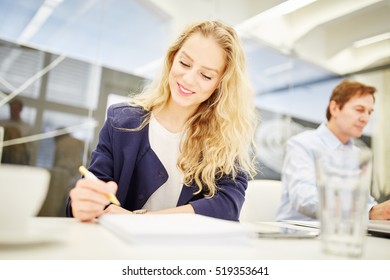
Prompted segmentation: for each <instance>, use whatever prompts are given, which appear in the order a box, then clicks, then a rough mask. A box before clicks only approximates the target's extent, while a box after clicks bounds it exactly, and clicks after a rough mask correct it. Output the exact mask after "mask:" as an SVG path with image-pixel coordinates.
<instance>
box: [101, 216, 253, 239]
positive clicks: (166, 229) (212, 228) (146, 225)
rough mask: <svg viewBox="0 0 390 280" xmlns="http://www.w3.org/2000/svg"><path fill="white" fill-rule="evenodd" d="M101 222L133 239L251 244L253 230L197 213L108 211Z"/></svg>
mask: <svg viewBox="0 0 390 280" xmlns="http://www.w3.org/2000/svg"><path fill="white" fill-rule="evenodd" d="M99 223H100V224H101V225H102V226H104V227H105V228H107V229H108V230H110V231H111V232H112V233H114V234H116V235H117V236H119V237H120V238H122V239H124V240H125V241H127V242H130V243H138V242H141V243H143V242H144V243H150V244H158V243H165V244H166V243H172V244H188V245H190V244H192V245H193V244H213V245H217V244H221V245H226V244H235V243H237V244H248V243H250V240H251V238H250V237H251V232H250V231H249V230H248V229H247V228H246V227H244V226H242V225H241V224H240V223H238V222H233V221H226V220H221V219H216V218H211V217H206V216H202V215H197V214H166V215H128V214H127V215H126V214H125V215H122V214H105V215H102V216H101V217H100V218H99Z"/></svg>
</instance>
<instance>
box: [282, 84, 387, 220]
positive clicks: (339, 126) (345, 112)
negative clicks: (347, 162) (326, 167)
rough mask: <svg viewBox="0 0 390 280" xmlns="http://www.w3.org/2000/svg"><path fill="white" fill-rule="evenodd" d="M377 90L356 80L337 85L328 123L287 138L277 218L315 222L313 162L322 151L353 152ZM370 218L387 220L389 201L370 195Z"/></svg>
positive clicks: (314, 175)
mask: <svg viewBox="0 0 390 280" xmlns="http://www.w3.org/2000/svg"><path fill="white" fill-rule="evenodd" d="M375 91H376V89H375V88H374V87H372V86H367V85H364V84H362V83H359V82H356V81H349V80H344V81H342V82H341V83H339V84H338V85H337V86H336V87H335V89H334V90H333V93H332V95H331V97H330V100H329V104H328V107H327V111H326V118H327V120H328V122H327V123H322V124H321V125H320V126H319V127H318V128H317V129H316V130H308V131H304V132H302V133H300V134H297V135H295V136H293V137H292V138H290V139H289V141H288V142H287V148H286V156H285V159H284V164H283V170H282V185H283V191H282V198H281V205H280V207H279V209H278V213H277V217H276V219H277V220H278V221H282V220H305V221H310V220H316V219H318V207H319V199H318V191H317V185H316V160H317V158H318V156H319V155H320V154H321V152H322V151H324V150H329V149H330V150H337V149H354V148H356V146H355V145H354V143H353V140H352V138H360V137H361V136H362V133H363V129H364V128H365V126H366V125H367V123H368V121H369V120H370V117H371V113H372V112H373V110H374V103H375V97H374V93H375ZM367 213H368V216H369V218H370V219H373V220H385V219H390V200H388V201H385V202H383V203H381V204H378V203H377V202H376V201H375V199H374V198H373V197H372V196H371V195H370V197H369V202H368V204H367Z"/></svg>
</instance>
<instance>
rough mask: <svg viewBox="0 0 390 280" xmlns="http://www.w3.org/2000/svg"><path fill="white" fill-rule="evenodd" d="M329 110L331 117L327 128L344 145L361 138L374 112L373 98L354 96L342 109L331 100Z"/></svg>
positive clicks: (366, 95) (369, 95)
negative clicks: (353, 139) (350, 140)
mask: <svg viewBox="0 0 390 280" xmlns="http://www.w3.org/2000/svg"><path fill="white" fill-rule="evenodd" d="M329 108H330V112H331V115H332V117H331V119H330V121H329V123H328V127H329V129H330V130H331V131H332V132H333V133H334V134H335V135H336V136H337V138H338V139H339V140H340V141H341V142H342V143H346V142H347V141H348V140H349V139H350V138H352V137H355V138H359V137H361V136H362V133H363V129H364V127H365V126H366V125H367V123H368V121H369V120H370V117H371V113H372V112H373V110H374V97H373V96H372V95H371V94H365V95H361V96H359V95H356V96H354V97H352V98H351V99H350V100H349V101H348V102H347V103H345V104H344V106H343V108H342V109H340V106H339V105H338V104H337V103H336V102H335V101H334V100H332V101H331V103H330V106H329Z"/></svg>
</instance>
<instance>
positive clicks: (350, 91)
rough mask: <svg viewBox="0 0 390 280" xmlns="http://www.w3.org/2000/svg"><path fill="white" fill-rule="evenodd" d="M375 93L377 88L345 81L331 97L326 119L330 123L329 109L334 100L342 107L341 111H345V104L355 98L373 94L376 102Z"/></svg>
mask: <svg viewBox="0 0 390 280" xmlns="http://www.w3.org/2000/svg"><path fill="white" fill-rule="evenodd" d="M375 91H376V88H374V87H372V86H367V85H365V84H362V83H359V82H356V81H350V80H343V81H342V82H341V83H339V84H338V85H337V86H336V87H335V88H334V90H333V92H332V95H331V96H330V99H329V104H328V108H326V118H327V119H328V121H329V120H330V118H331V116H332V115H331V114H330V109H329V106H330V102H331V101H332V100H334V101H335V102H336V103H337V104H338V105H339V106H340V109H343V107H344V105H345V103H347V102H348V101H349V100H350V99H351V98H352V97H354V96H363V95H368V94H371V95H372V97H373V98H374V102H375V96H374V93H375Z"/></svg>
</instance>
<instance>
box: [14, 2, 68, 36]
mask: <svg viewBox="0 0 390 280" xmlns="http://www.w3.org/2000/svg"><path fill="white" fill-rule="evenodd" d="M62 1H63V0H46V1H45V2H44V3H43V4H42V6H41V7H40V8H39V9H38V11H37V12H36V13H35V15H34V17H33V18H32V19H31V20H30V22H29V23H28V24H27V26H26V28H24V30H23V32H22V33H21V34H20V36H19V38H18V39H17V41H18V42H27V41H29V40H30V39H31V38H32V37H33V36H34V35H35V34H36V33H37V32H38V30H39V29H40V28H41V27H42V25H43V24H44V23H45V22H46V20H47V19H48V18H49V16H50V15H51V14H52V13H53V11H54V9H55V8H56V7H57V6H58V5H59V4H61V3H62Z"/></svg>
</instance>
